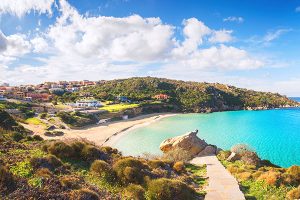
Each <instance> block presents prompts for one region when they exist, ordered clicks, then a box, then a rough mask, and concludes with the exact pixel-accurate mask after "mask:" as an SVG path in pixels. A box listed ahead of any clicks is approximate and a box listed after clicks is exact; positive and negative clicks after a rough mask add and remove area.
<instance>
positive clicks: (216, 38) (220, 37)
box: [209, 30, 233, 43]
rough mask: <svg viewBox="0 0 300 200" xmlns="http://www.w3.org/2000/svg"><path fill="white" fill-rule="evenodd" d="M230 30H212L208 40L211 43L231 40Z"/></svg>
mask: <svg viewBox="0 0 300 200" xmlns="http://www.w3.org/2000/svg"><path fill="white" fill-rule="evenodd" d="M232 32H233V31H232V30H220V31H214V32H213V34H212V36H211V37H210V38H209V41H210V42H212V43H226V42H230V41H232V40H233V37H232V35H231V34H232Z"/></svg>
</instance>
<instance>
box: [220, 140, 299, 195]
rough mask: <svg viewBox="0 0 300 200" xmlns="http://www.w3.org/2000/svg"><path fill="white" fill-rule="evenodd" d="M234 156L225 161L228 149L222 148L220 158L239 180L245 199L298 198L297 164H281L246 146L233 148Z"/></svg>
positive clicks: (228, 152) (228, 154)
mask: <svg viewBox="0 0 300 200" xmlns="http://www.w3.org/2000/svg"><path fill="white" fill-rule="evenodd" d="M231 151H233V152H235V153H236V156H235V159H231V161H228V157H229V156H230V154H231V152H230V151H221V152H220V153H219V154H218V158H219V160H220V161H221V162H222V163H223V165H224V166H225V167H226V168H227V170H228V171H229V172H230V173H232V174H233V175H234V176H235V177H236V178H237V180H238V181H239V183H240V186H241V189H242V191H243V192H244V194H245V196H246V199H276V200H280V199H282V200H283V199H299V198H300V192H299V187H300V186H299V185H300V166H291V167H289V168H281V167H279V166H276V165H273V164H272V163H270V162H269V161H267V160H260V158H259V157H258V156H257V154H256V153H255V152H253V151H252V150H250V149H249V148H248V147H247V146H244V145H237V146H235V147H233V148H232V150H231Z"/></svg>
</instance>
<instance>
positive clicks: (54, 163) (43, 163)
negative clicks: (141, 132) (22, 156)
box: [30, 155, 63, 171]
mask: <svg viewBox="0 0 300 200" xmlns="http://www.w3.org/2000/svg"><path fill="white" fill-rule="evenodd" d="M30 163H31V166H32V167H33V168H34V169H39V168H47V169H49V170H51V171H54V170H55V169H56V168H57V167H60V166H62V165H63V163H62V162H61V161H60V160H59V159H58V158H57V157H56V156H54V155H49V156H46V157H43V158H36V157H33V158H31V159H30Z"/></svg>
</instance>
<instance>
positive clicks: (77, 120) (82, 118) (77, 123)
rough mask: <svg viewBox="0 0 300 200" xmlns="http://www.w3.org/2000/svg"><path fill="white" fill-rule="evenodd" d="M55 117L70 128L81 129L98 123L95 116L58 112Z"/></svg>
mask: <svg viewBox="0 0 300 200" xmlns="http://www.w3.org/2000/svg"><path fill="white" fill-rule="evenodd" d="M57 116H58V117H59V118H60V119H61V120H62V121H63V122H64V123H66V124H68V125H69V126H70V127H82V126H86V125H91V124H96V123H97V122H98V119H97V118H96V117H95V116H93V115H88V114H84V113H81V112H59V113H58V114H57Z"/></svg>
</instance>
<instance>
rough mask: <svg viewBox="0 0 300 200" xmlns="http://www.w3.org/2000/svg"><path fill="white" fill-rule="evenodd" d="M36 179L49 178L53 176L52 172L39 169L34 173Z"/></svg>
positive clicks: (46, 169)
mask: <svg viewBox="0 0 300 200" xmlns="http://www.w3.org/2000/svg"><path fill="white" fill-rule="evenodd" d="M35 175H36V176H37V177H41V178H47V179H48V178H51V177H52V176H53V174H52V172H51V171H50V170H49V169H48V168H40V169H38V170H37V171H36V172H35Z"/></svg>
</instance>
